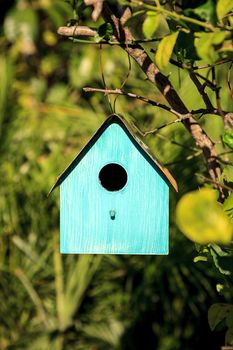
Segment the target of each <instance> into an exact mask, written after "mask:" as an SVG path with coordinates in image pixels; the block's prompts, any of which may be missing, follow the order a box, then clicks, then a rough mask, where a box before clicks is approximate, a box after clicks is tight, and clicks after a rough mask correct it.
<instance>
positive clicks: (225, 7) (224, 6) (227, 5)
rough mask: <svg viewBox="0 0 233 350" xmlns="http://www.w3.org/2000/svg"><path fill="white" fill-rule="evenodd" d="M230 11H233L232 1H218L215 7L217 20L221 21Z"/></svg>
mask: <svg viewBox="0 0 233 350" xmlns="http://www.w3.org/2000/svg"><path fill="white" fill-rule="evenodd" d="M232 9H233V2H232V0H218V2H217V6H216V12H217V16H218V19H219V20H221V19H222V18H223V17H224V16H225V15H226V14H227V13H228V12H230V11H231V10H232Z"/></svg>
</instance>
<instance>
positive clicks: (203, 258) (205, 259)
mask: <svg viewBox="0 0 233 350" xmlns="http://www.w3.org/2000/svg"><path fill="white" fill-rule="evenodd" d="M207 260H208V259H207V257H206V256H203V255H198V256H196V257H195V258H194V259H193V262H195V263H197V262H199V261H207Z"/></svg>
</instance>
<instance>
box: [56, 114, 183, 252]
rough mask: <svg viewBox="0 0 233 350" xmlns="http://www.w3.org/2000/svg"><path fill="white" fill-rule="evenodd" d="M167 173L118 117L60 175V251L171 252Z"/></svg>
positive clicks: (175, 186)
mask: <svg viewBox="0 0 233 350" xmlns="http://www.w3.org/2000/svg"><path fill="white" fill-rule="evenodd" d="M170 184H171V185H172V186H173V187H174V188H175V190H176V191H177V184H176V181H175V180H174V178H173V177H172V176H171V174H170V173H169V171H168V170H167V169H166V168H164V167H162V166H161V165H160V164H159V163H158V161H157V160H155V159H154V158H153V157H152V156H151V155H150V153H149V152H148V151H147V150H146V148H145V145H144V144H143V143H142V142H141V141H139V139H137V138H136V137H135V136H134V135H133V133H132V132H131V131H130V129H129V127H128V126H127V125H126V122H125V121H124V120H123V119H122V118H120V117H119V116H117V115H112V116H110V117H109V118H108V119H107V120H106V121H105V122H104V123H103V124H102V126H101V127H100V128H99V130H98V131H97V132H96V134H95V135H94V136H93V137H92V138H91V140H90V141H89V142H88V143H87V145H86V146H85V147H84V148H83V149H82V150H81V152H80V153H79V154H78V155H77V157H76V158H75V159H74V160H73V162H72V163H71V164H70V165H69V166H68V168H67V169H66V170H65V171H64V172H63V173H62V174H61V175H60V177H59V178H58V179H57V182H56V183H55V185H54V186H53V187H52V189H51V191H53V189H54V188H55V187H57V186H58V185H60V203H61V204H60V205H61V208H60V231H61V242H60V246H61V253H68V254H72V253H79V254H168V217H169V213H168V199H169V185H170Z"/></svg>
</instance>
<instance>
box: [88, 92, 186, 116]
mask: <svg viewBox="0 0 233 350" xmlns="http://www.w3.org/2000/svg"><path fill="white" fill-rule="evenodd" d="M83 91H85V92H102V93H104V94H105V95H123V96H127V97H131V98H136V99H138V100H140V101H143V102H145V103H148V104H150V105H152V106H155V107H159V108H162V109H165V110H166V111H168V112H170V113H172V114H175V115H176V116H177V117H179V118H180V119H182V120H183V119H185V118H186V117H188V115H187V114H181V113H179V112H177V111H175V110H174V109H173V108H170V107H169V106H166V105H164V104H162V103H159V102H156V101H154V100H151V99H149V98H147V97H144V96H140V95H136V94H133V93H131V92H126V91H123V90H121V89H115V90H112V89H98V88H92V87H84V88H83Z"/></svg>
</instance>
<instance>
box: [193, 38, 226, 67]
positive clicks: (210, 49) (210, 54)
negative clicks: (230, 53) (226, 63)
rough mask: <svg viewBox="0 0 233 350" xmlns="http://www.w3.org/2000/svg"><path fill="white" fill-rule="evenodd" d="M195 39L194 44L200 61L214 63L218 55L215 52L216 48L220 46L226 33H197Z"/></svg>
mask: <svg viewBox="0 0 233 350" xmlns="http://www.w3.org/2000/svg"><path fill="white" fill-rule="evenodd" d="M195 35H196V38H195V40H194V44H195V47H196V50H197V53H198V56H199V57H200V59H203V60H205V61H206V62H208V63H213V62H215V61H216V60H217V59H218V57H219V55H218V53H217V52H216V47H217V46H218V45H220V44H221V43H222V42H223V41H224V39H225V37H226V35H227V33H226V32H215V33H203V32H198V33H196V34H195Z"/></svg>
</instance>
